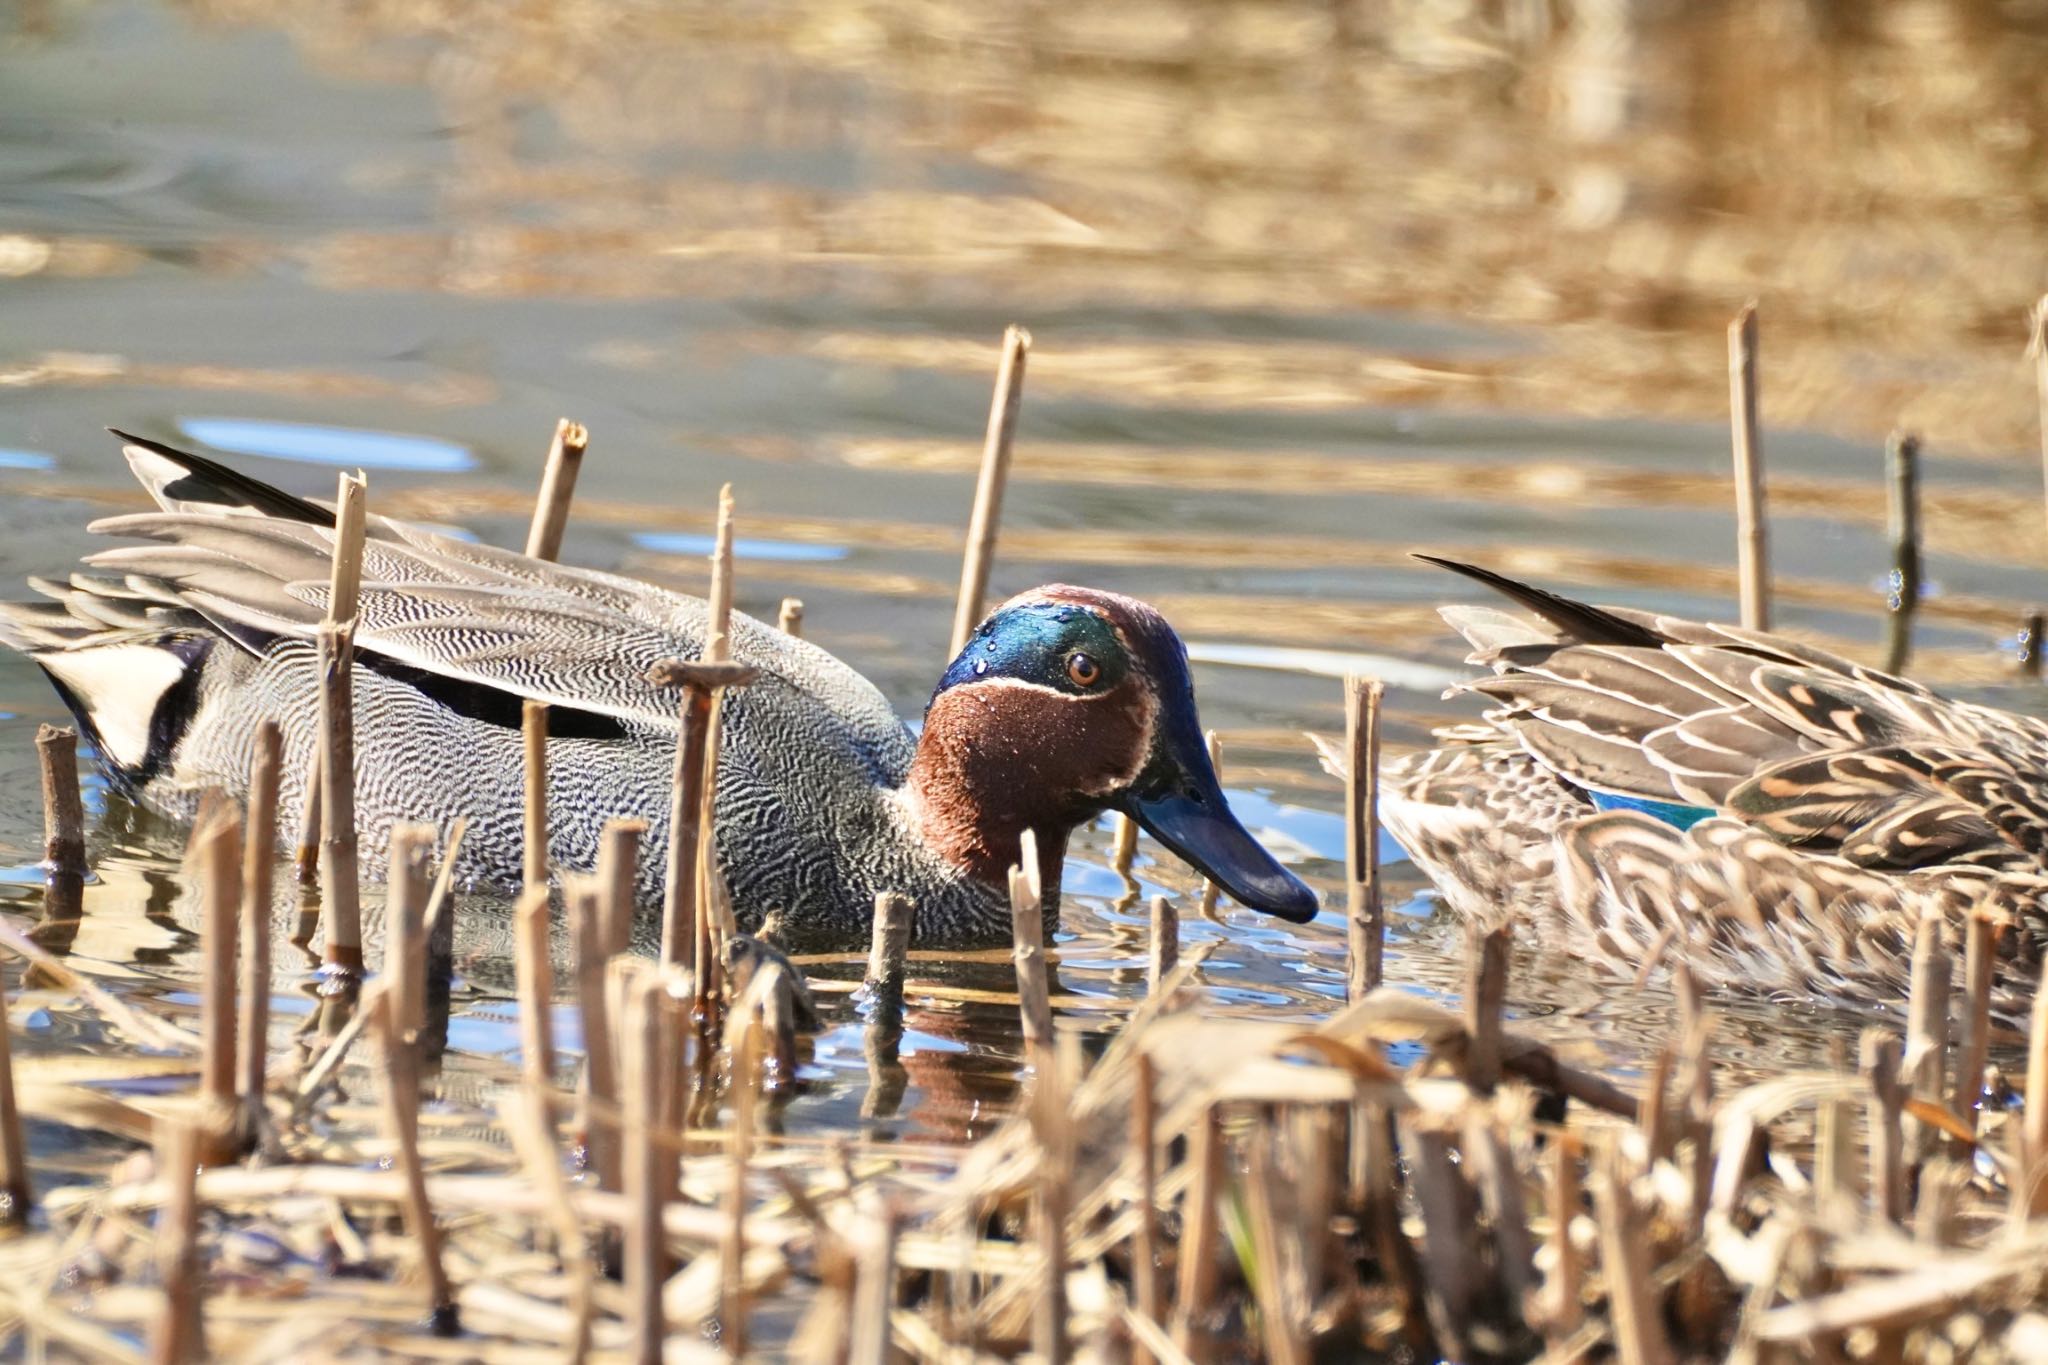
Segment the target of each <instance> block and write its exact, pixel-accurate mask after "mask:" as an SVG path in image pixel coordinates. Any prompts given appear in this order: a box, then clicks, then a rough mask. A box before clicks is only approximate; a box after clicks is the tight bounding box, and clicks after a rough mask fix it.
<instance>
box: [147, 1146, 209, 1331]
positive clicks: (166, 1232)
mask: <svg viewBox="0 0 2048 1365" xmlns="http://www.w3.org/2000/svg"><path fill="white" fill-rule="evenodd" d="M199 1146H200V1141H199V1133H198V1131H197V1130H196V1129H194V1128H193V1127H192V1125H191V1124H189V1123H183V1122H180V1121H179V1120H177V1119H175V1118H164V1119H160V1120H158V1122H157V1125H156V1168H157V1174H158V1177H159V1178H160V1179H162V1180H163V1181H164V1183H165V1187H166V1188H167V1189H168V1190H169V1192H170V1193H169V1197H168V1198H167V1199H165V1201H164V1206H163V1211H162V1212H161V1213H159V1214H158V1215H157V1223H156V1264H157V1275H158V1278H159V1279H160V1280H161V1281H162V1282H163V1287H164V1306H163V1314H162V1316H160V1317H159V1318H158V1319H157V1320H156V1323H155V1325H154V1326H153V1327H152V1328H151V1330H150V1335H149V1359H150V1361H151V1365H196V1363H197V1362H200V1361H204V1360H205V1359H206V1358H207V1351H206V1323H205V1318H204V1317H203V1315H202V1302H203V1300H204V1299H205V1294H204V1293H203V1292H202V1291H201V1287H200V1251H199V1191H198V1189H197V1183H198V1178H199Z"/></svg>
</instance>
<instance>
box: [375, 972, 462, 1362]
mask: <svg viewBox="0 0 2048 1365" xmlns="http://www.w3.org/2000/svg"><path fill="white" fill-rule="evenodd" d="M375 994H376V999H375V1000H374V1001H372V1002H371V1004H370V1006H369V1014H370V1028H371V1030H372V1031H373V1032H374V1033H375V1034H376V1035H377V1042H378V1044H379V1046H381V1047H382V1048H383V1051H384V1125H385V1128H386V1129H387V1130H388V1136H389V1137H390V1139H391V1144H392V1146H393V1148H394V1149H395V1160H396V1163H397V1165H398V1169H399V1172H400V1174H401V1175H402V1176H403V1177H404V1180H405V1204H404V1214H405V1226H406V1231H407V1232H409V1233H411V1234H412V1238H413V1240H414V1241H415V1242H417V1243H418V1244H419V1253H420V1270H421V1272H422V1273H423V1274H424V1275H425V1277H426V1281H427V1315H428V1320H429V1322H430V1323H431V1324H432V1327H433V1330H434V1333H435V1335H437V1336H453V1335H454V1334H455V1333H456V1332H457V1331H458V1330H460V1329H459V1325H458V1322H457V1318H456V1313H455V1291H454V1289H453V1287H452V1286H451V1285H450V1284H449V1281H448V1268H447V1266H446V1265H444V1264H443V1263H442V1259H441V1226H440V1224H438V1223H436V1222H435V1221H434V1209H433V1206H432V1205H431V1204H429V1203H428V1202H427V1170H426V1167H425V1166H423V1165H422V1164H421V1163H420V1134H419V1122H420V1076H419V1058H418V1054H417V1053H416V1052H415V1051H414V1049H412V1048H411V1047H408V1046H407V1045H406V1043H405V1041H404V1037H403V1030H402V1026H401V1021H400V1020H399V1017H398V1015H399V1012H400V1010H402V1009H403V1008H404V1003H403V1002H402V1001H401V1000H400V999H398V997H397V996H396V995H395V994H393V992H392V991H391V990H390V989H389V988H388V987H387V988H385V989H383V990H379V991H377V992H376V993H375Z"/></svg>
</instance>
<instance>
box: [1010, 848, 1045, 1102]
mask: <svg viewBox="0 0 2048 1365" xmlns="http://www.w3.org/2000/svg"><path fill="white" fill-rule="evenodd" d="M1019 856H1020V858H1021V859H1022V861H1021V862H1020V863H1019V864H1018V865H1017V866H1016V867H1013V868H1011V869H1010V937H1011V952H1012V954H1013V956H1014V957H1015V960H1016V964H1017V1010H1018V1016H1019V1018H1020V1020H1021V1021H1022V1023H1023V1028H1024V1050H1025V1053H1026V1055H1027V1056H1028V1057H1030V1059H1031V1061H1032V1064H1033V1065H1034V1066H1036V1067H1038V1069H1039V1070H1040V1071H1041V1073H1042V1072H1043V1070H1044V1065H1043V1058H1040V1057H1039V1056H1038V1055H1037V1054H1038V1051H1039V1049H1041V1048H1044V1047H1047V1046H1049V1045H1050V1044H1051V1043H1052V995H1051V991H1050V989H1049V986H1048V983H1047V979H1046V963H1045V907H1044V902H1043V899H1042V897H1043V894H1044V893H1043V889H1042V884H1041V882H1040V880H1039V874H1038V836H1037V835H1036V834H1035V833H1034V832H1033V831H1031V830H1026V831H1024V839H1023V842H1022V844H1021V846H1020V850H1019Z"/></svg>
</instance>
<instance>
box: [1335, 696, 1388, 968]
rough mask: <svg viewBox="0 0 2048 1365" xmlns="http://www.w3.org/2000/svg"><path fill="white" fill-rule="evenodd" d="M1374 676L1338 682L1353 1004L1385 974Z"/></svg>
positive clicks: (1377, 711) (1377, 702) (1377, 712)
mask: <svg viewBox="0 0 2048 1365" xmlns="http://www.w3.org/2000/svg"><path fill="white" fill-rule="evenodd" d="M1385 692H1386V689H1385V688H1384V687H1383V686H1382V685H1381V684H1380V681H1379V680H1378V679H1377V678H1371V679H1368V678H1361V677H1359V676H1358V675H1356V674H1352V675H1350V676H1348V677H1346V678H1345V679H1344V752H1345V754H1346V756H1347V758H1348V760H1349V772H1348V773H1347V774H1346V777H1345V783H1344V873H1345V881H1346V884H1347V886H1348V887H1349V920H1348V927H1347V930H1346V936H1345V944H1346V951H1347V953H1348V957H1347V960H1346V971H1345V998H1346V999H1348V1000H1357V999H1359V998H1361V997H1362V996H1364V995H1365V993H1366V992H1367V991H1370V990H1372V989H1374V988H1375V987H1377V986H1378V985H1379V984H1380V981H1381V979H1382V977H1383V975H1384V974H1385V961H1386V935H1387V926H1386V914H1385V911H1384V909H1383V907H1382V906H1381V904H1380V849H1379V834H1378V831H1379V787H1380V699H1381V698H1382V697H1383V696H1384V695H1385Z"/></svg>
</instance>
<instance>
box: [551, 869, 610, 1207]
mask: <svg viewBox="0 0 2048 1365" xmlns="http://www.w3.org/2000/svg"><path fill="white" fill-rule="evenodd" d="M601 860H602V855H600V861H601ZM606 895H607V892H606V890H605V888H604V884H603V876H602V874H600V875H598V876H594V877H567V878H564V880H563V883H562V902H563V904H564V905H565V906H566V907H567V909H568V915H569V938H570V942H571V944H572V945H573V946H574V948H575V953H576V956H575V959H574V960H575V963H576V968H575V970H576V1013H577V1021H578V1023H579V1024H580V1025H581V1028H582V1033H583V1098H584V1116H583V1124H582V1126H583V1132H584V1141H585V1142H586V1143H587V1144H588V1146H589V1151H590V1167H591V1170H592V1171H593V1172H594V1173H595V1174H596V1176H597V1187H598V1188H599V1189H601V1190H617V1189H618V1188H619V1126H618V1119H617V1115H618V1104H619V1079H618V1075H619V1073H618V1059H617V1057H616V1055H615V1054H614V1053H613V1051H612V1021H611V1012H610V1010H609V1009H608V1008H607V1004H608V1000H609V992H607V991H606V989H605V980H604V964H605V960H606V959H607V958H609V957H610V956H611V946H610V944H609V943H608V942H607V940H606V935H607V933H608V931H609V926H608V925H607V924H606V917H605V898H606Z"/></svg>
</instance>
